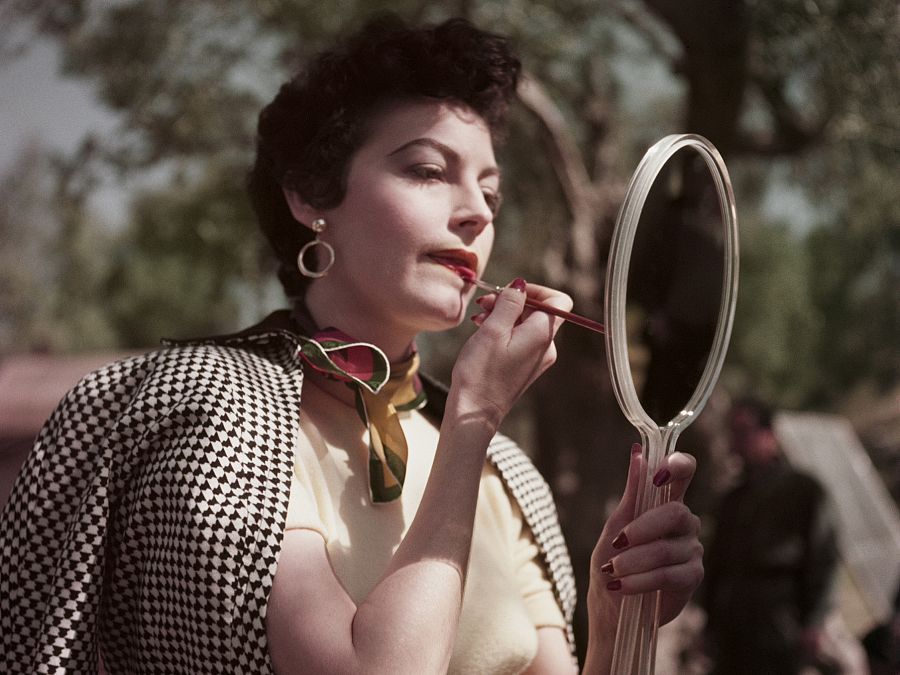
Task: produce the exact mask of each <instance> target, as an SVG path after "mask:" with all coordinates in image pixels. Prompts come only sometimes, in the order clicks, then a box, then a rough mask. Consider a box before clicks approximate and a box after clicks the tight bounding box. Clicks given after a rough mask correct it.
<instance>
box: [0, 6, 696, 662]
mask: <svg viewBox="0 0 900 675" xmlns="http://www.w3.org/2000/svg"><path fill="white" fill-rule="evenodd" d="M518 72H519V64H518V61H517V60H516V59H515V57H514V56H513V55H512V54H511V53H510V51H509V48H508V46H507V44H506V41H505V40H503V39H502V38H499V37H497V36H493V35H490V34H487V33H483V32H481V31H478V30H476V29H475V28H473V27H471V26H470V25H469V24H468V23H466V22H463V21H458V20H457V21H450V22H447V23H445V24H442V25H440V26H437V27H434V28H426V29H411V28H408V27H406V26H404V25H403V24H401V23H400V22H399V21H398V20H395V19H391V20H381V21H376V22H373V23H371V24H369V25H368V26H366V27H365V28H364V29H363V30H362V31H361V32H360V33H358V34H357V35H356V36H354V37H353V38H351V39H350V40H349V41H348V42H347V43H346V44H344V45H341V46H339V47H338V48H336V49H334V50H332V51H330V52H327V53H325V54H323V55H321V56H320V57H319V58H318V59H317V60H316V61H314V62H313V63H312V64H311V65H310V66H309V68H307V70H306V71H305V72H304V73H301V74H300V75H299V76H298V77H296V78H295V79H294V80H292V81H291V82H289V83H288V84H286V85H285V86H284V87H282V89H281V91H280V92H279V94H278V96H277V97H276V98H275V100H274V101H273V102H272V103H271V104H270V105H269V106H267V108H266V109H265V110H264V111H263V113H262V115H261V117H260V125H259V140H258V156H257V162H256V164H255V166H254V169H253V172H252V174H251V181H250V192H251V197H252V199H253V203H254V206H255V208H256V210H257V213H258V215H259V218H260V223H261V226H262V228H263V230H264V232H265V233H266V235H267V237H268V238H269V240H270V242H271V243H272V245H273V248H274V250H275V252H276V254H277V255H278V257H279V260H280V261H281V263H282V265H281V271H280V277H281V279H282V282H283V283H284V285H285V288H286V290H287V292H288V294H289V295H290V296H292V297H293V299H294V308H293V311H292V312H291V313H290V315H288V314H287V313H279V314H276V315H274V316H273V317H270V318H269V319H268V320H267V321H266V322H264V323H263V324H262V325H261V326H258V327H255V328H253V329H250V330H248V331H245V332H243V333H240V334H237V335H234V336H225V337H223V338H213V339H209V340H203V341H196V342H192V343H186V344H181V345H173V346H171V347H170V348H169V349H163V350H161V351H159V352H155V353H153V354H151V355H148V356H146V357H141V358H137V359H131V360H128V361H125V362H122V363H120V364H114V365H113V366H111V367H109V368H107V369H105V370H103V371H100V372H98V373H95V374H94V375H92V376H89V377H88V378H87V379H86V380H85V381H84V382H82V383H81V384H80V385H79V386H78V387H76V389H75V390H73V392H71V393H70V394H69V395H68V396H67V398H66V399H65V400H64V401H63V403H62V404H61V406H60V408H59V409H58V410H57V411H56V412H55V413H54V415H53V416H52V417H51V419H50V420H49V421H48V423H47V426H46V427H45V429H44V430H43V431H42V433H41V436H40V437H39V439H38V442H37V444H36V447H35V450H34V452H33V453H32V455H31V456H30V458H29V460H28V463H27V464H26V466H25V467H24V468H23V472H22V476H21V478H20V479H19V481H18V482H17V485H16V487H15V488H14V493H13V496H12V497H11V499H10V506H9V507H8V508H7V511H6V512H5V513H4V519H3V525H2V528H0V544H2V551H3V553H2V554H0V555H2V558H0V591H2V593H3V597H4V598H5V599H4V600H3V602H4V603H6V604H7V605H8V606H6V607H4V608H3V609H4V611H3V617H2V618H0V628H2V629H3V634H4V637H3V640H4V647H5V652H6V654H7V665H8V667H9V668H10V669H15V668H17V667H20V666H21V664H23V663H35V662H39V663H42V664H45V665H52V666H55V667H63V668H65V667H71V668H73V669H76V670H89V669H90V668H91V659H92V658H93V654H94V650H95V639H96V640H98V641H99V645H100V650H101V652H102V654H103V657H104V660H105V662H106V665H107V668H108V670H110V671H111V672H117V671H123V672H125V671H127V672H131V671H141V672H219V671H222V672H271V671H274V672H277V673H292V672H316V673H318V672H323V673H324V672H366V673H378V672H389V673H402V672H409V673H426V672H446V671H448V669H449V671H450V672H457V673H464V672H472V673H488V672H492V673H515V672H529V673H544V672H546V673H556V672H571V671H572V670H574V669H575V665H574V662H573V660H572V656H571V644H570V640H569V639H568V638H569V637H570V635H571V630H570V626H569V623H570V621H571V610H572V597H573V589H572V583H571V573H570V569H569V564H568V557H567V555H566V553H565V548H564V545H563V544H562V543H561V537H560V535H559V528H558V525H557V522H556V517H555V513H554V511H553V507H552V501H551V500H550V497H549V493H548V492H547V489H546V485H545V484H544V483H543V482H542V481H541V480H540V478H539V477H538V476H537V475H536V473H535V472H534V469H533V468H532V467H531V466H530V464H529V463H528V462H527V460H526V459H525V458H524V456H523V455H522V453H521V451H519V450H518V449H517V448H516V447H515V446H514V444H512V443H511V442H510V441H508V440H507V439H504V438H502V437H500V436H498V435H497V433H496V432H497V428H498V426H499V424H500V422H501V421H502V420H503V419H504V417H505V416H506V414H507V412H508V411H509V409H510V408H511V407H512V405H513V404H514V403H515V401H516V400H517V399H518V398H519V397H520V396H521V394H522V393H523V392H524V391H525V389H527V387H528V386H529V385H530V384H531V383H532V382H533V381H534V380H535V379H536V378H537V377H538V376H540V374H541V373H543V372H544V371H545V370H546V368H548V367H549V366H550V365H551V364H552V362H553V361H554V359H555V349H554V346H553V337H554V335H555V333H556V330H557V329H558V328H559V325H560V321H559V320H558V319H556V318H554V317H551V316H548V315H546V314H543V313H540V312H531V311H529V310H528V309H526V308H525V305H524V300H525V297H526V295H527V296H530V297H534V298H537V299H540V300H542V301H544V302H547V303H549V304H552V305H554V306H557V307H560V308H563V309H568V308H569V307H571V300H570V299H569V298H568V297H566V296H565V295H563V294H561V293H558V292H555V291H552V290H550V289H547V288H543V287H540V286H537V285H533V284H526V283H525V282H524V281H523V280H521V279H517V280H515V281H513V282H512V283H511V284H510V286H509V287H508V288H506V289H504V290H503V291H502V292H501V293H500V294H498V295H496V296H485V297H483V298H481V299H480V300H479V301H478V302H479V304H480V305H481V307H482V309H483V311H482V312H481V313H480V314H479V315H477V316H476V317H475V323H476V324H477V325H478V328H477V330H476V331H475V332H474V334H473V335H472V337H471V338H470V339H469V340H468V341H467V342H466V344H465V345H464V347H463V349H462V350H461V352H460V354H459V358H458V359H457V361H456V364H455V366H454V368H453V372H452V381H451V385H450V387H449V389H447V390H443V391H442V390H441V389H440V388H438V387H435V386H434V385H430V384H429V383H428V382H427V381H423V378H421V377H420V376H419V374H418V372H417V366H418V356H417V355H416V352H415V338H416V336H417V335H418V334H419V333H420V332H422V331H437V330H445V329H448V328H452V327H454V326H456V325H458V324H459V323H460V321H461V320H462V318H463V316H464V312H465V307H466V305H467V304H468V302H469V300H470V299H471V297H472V294H473V286H472V284H471V283H469V280H470V279H471V277H472V276H473V275H474V276H480V275H481V274H482V272H483V271H484V268H485V265H486V264H487V260H488V257H489V255H490V252H491V246H492V243H493V236H494V231H493V219H494V215H495V212H496V208H497V206H498V205H499V202H500V172H499V170H498V168H497V165H496V161H495V158H494V152H493V141H494V140H495V138H496V137H497V134H498V133H499V132H500V130H501V129H502V122H503V116H504V113H505V110H506V106H507V102H508V101H509V99H510V98H511V96H512V95H513V93H514V90H515V85H516V79H517V76H518ZM351 336H352V337H351ZM387 363H390V372H391V376H390V377H389V378H388V377H387V371H388V368H387V365H386V364H387ZM301 392H302V396H301ZM426 397H427V400H428V402H427V403H426V402H425V399H426ZM637 450H638V451H635V452H633V453H632V459H631V467H630V472H629V481H628V485H627V487H626V490H625V494H624V496H623V499H622V502H621V504H620V505H619V508H618V509H617V511H616V512H615V513H614V515H613V516H612V517H611V519H610V520H609V522H607V523H606V526H605V527H604V529H603V532H602V533H601V535H600V538H599V541H598V544H597V548H596V550H595V553H594V559H593V562H592V570H591V587H590V589H589V592H588V605H589V615H590V631H589V633H590V637H589V644H588V647H587V662H586V663H585V671H586V672H605V671H606V670H608V668H609V662H610V657H611V649H612V642H613V639H614V634H615V622H616V617H617V615H618V607H619V604H620V602H621V599H622V596H623V595H624V594H628V593H636V592H644V591H649V590H655V589H660V590H662V591H663V605H662V613H663V619H664V620H669V619H671V618H672V617H673V616H675V615H676V614H677V613H678V611H680V609H681V607H682V606H683V605H684V603H685V602H686V601H687V599H688V597H689V596H690V594H691V593H692V591H693V590H694V588H695V587H696V586H697V584H698V583H699V581H700V578H701V576H702V566H701V562H700V550H701V549H700V546H699V543H698V542H697V532H698V523H697V519H696V518H695V517H694V516H693V515H692V514H691V513H690V512H689V511H688V510H687V509H686V508H685V507H684V505H683V504H682V503H681V502H680V497H681V495H682V494H683V492H684V490H685V488H686V487H687V484H688V483H689V481H690V479H691V476H692V475H693V460H692V459H690V458H689V457H687V456H685V455H675V456H674V457H673V458H670V460H669V461H668V462H667V463H666V465H665V466H664V467H662V468H661V469H660V471H659V473H658V474H657V476H656V478H655V483H656V484H658V485H665V484H668V485H671V486H672V494H673V497H674V499H673V501H672V502H671V503H669V504H666V505H664V506H662V507H659V508H658V509H655V510H654V511H651V512H649V513H648V514H645V515H644V516H641V517H640V518H638V519H635V520H631V518H630V514H631V513H633V507H634V500H635V492H636V483H637V480H636V477H637V474H638V472H639V469H640V463H641V461H642V460H641V456H640V452H639V448H638V449H637ZM6 598H8V599H6Z"/></svg>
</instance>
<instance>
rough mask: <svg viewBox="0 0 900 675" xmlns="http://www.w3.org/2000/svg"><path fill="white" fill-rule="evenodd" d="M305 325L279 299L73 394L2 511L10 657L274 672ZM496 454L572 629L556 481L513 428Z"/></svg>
mask: <svg viewBox="0 0 900 675" xmlns="http://www.w3.org/2000/svg"><path fill="white" fill-rule="evenodd" d="M289 322H290V319H289V317H288V315H287V313H286V312H277V313H276V314H274V315H272V316H271V317H269V318H268V319H267V320H266V321H264V322H263V323H262V324H260V325H259V326H257V327H254V328H252V329H249V330H247V331H244V332H242V333H237V334H234V335H231V336H224V337H220V338H210V339H206V340H202V341H196V342H187V343H178V344H170V345H169V346H168V348H164V349H161V350H159V351H155V352H152V353H150V354H147V355H144V356H139V357H133V358H129V359H126V360H123V361H120V362H117V363H113V364H111V365H109V366H107V367H105V368H103V369H101V370H99V371H96V372H94V373H92V374H90V375H88V376H87V377H86V378H85V379H83V380H82V381H81V382H80V383H79V384H78V385H77V386H76V387H75V388H74V389H72V391H70V392H69V393H68V395H66V397H65V398H64V399H63V400H62V402H61V403H60V404H59V407H58V408H57V409H56V411H55V412H54V413H53V414H52V415H51V417H50V418H49V420H48V421H47V422H46V424H45V425H44V428H43V429H42V430H41V432H40V434H39V436H38V438H37V440H36V442H35V445H34V448H33V450H32V451H31V453H30V455H29V456H28V458H27V460H26V462H25V464H24V466H23V468H22V470H21V472H20V474H19V477H18V478H17V480H16V483H15V486H14V488H13V491H12V494H11V496H10V499H9V502H8V503H7V506H6V508H5V510H4V511H3V513H2V517H0V672H3V673H31V672H39V673H92V674H93V673H96V672H97V653H98V646H99V649H100V650H101V651H102V653H103V660H104V663H105V665H106V668H107V670H108V671H109V672H111V673H117V672H128V673H270V672H272V667H271V663H270V660H269V656H268V648H267V643H266V630H265V614H266V602H267V598H268V595H269V591H270V590H271V588H272V579H273V576H274V574H275V568H276V566H277V564H278V556H279V552H280V548H281V541H282V536H283V528H284V521H285V516H286V513H287V507H288V497H289V492H290V476H291V471H292V465H293V448H294V443H295V436H296V433H297V430H298V428H299V421H298V412H299V406H300V393H301V389H302V384H303V370H302V367H301V364H300V361H299V360H298V359H297V358H296V352H297V348H298V342H297V338H296V337H295V335H294V333H293V332H292V331H291V325H290V323H289ZM429 386H433V383H430V385H429ZM431 393H432V395H433V398H434V400H435V401H438V402H439V400H440V398H441V396H440V392H434V391H432V392H431ZM488 457H489V460H490V461H491V462H492V463H493V464H494V465H495V466H496V467H497V469H498V470H499V473H500V475H501V476H502V477H503V479H504V481H505V483H506V485H507V486H508V489H509V491H510V493H511V494H512V495H513V496H514V498H515V499H516V500H517V501H518V503H519V504H520V506H521V508H522V511H523V513H524V514H525V518H526V521H527V522H528V524H529V525H530V527H531V529H532V531H533V532H534V536H535V538H536V540H537V542H538V546H539V548H540V550H541V553H542V556H543V559H544V561H545V563H546V566H547V569H548V572H549V577H550V579H551V582H552V584H553V588H554V592H555V594H556V597H557V599H558V601H559V603H560V606H561V608H562V610H563V613H564V616H565V618H566V621H567V623H568V625H569V630H568V633H569V640H570V644H572V629H571V619H572V612H573V609H574V603H575V587H574V581H573V577H572V570H571V566H570V562H569V556H568V553H567V551H566V547H565V542H564V541H563V538H562V534H561V532H560V528H559V525H558V522H557V517H556V510H555V507H554V504H553V500H552V497H551V495H550V491H549V489H548V487H547V485H546V483H545V482H544V480H543V479H542V478H541V476H540V475H539V474H538V473H537V471H536V470H535V469H534V467H533V466H532V464H531V463H530V461H529V460H528V459H527V458H526V457H525V455H524V454H523V453H522V451H521V450H520V449H519V448H518V447H517V446H516V445H515V444H514V443H513V442H512V441H510V440H509V439H507V438H505V437H503V436H500V435H498V436H497V437H496V438H495V440H494V441H493V442H492V443H491V445H490V447H489V449H488Z"/></svg>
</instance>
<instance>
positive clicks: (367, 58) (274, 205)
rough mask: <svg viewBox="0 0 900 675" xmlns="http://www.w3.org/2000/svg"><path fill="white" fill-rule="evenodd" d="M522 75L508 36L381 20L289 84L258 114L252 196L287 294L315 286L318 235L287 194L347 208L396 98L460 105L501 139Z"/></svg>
mask: <svg viewBox="0 0 900 675" xmlns="http://www.w3.org/2000/svg"><path fill="white" fill-rule="evenodd" d="M520 68H521V66H520V63H519V60H518V58H516V56H515V54H514V53H513V52H512V49H511V47H510V45H509V41H508V40H507V39H506V38H504V37H501V36H499V35H495V34H492V33H488V32H485V31H482V30H479V29H478V28H475V27H474V26H473V25H472V24H471V23H469V22H468V21H466V20H464V19H450V20H448V21H446V22H444V23H441V24H439V25H435V26H426V27H422V28H416V27H411V26H409V25H407V24H406V23H405V22H404V21H403V20H401V19H400V18H398V17H396V16H393V15H382V16H379V17H377V18H374V19H371V20H370V21H369V22H367V23H366V25H365V26H364V27H363V28H362V29H361V30H360V31H358V32H357V33H355V34H354V35H352V36H350V37H349V38H348V39H346V40H345V41H344V42H343V43H341V44H339V45H338V46H336V47H335V48H334V49H330V50H328V51H325V52H322V53H320V54H319V55H318V56H317V57H315V58H314V59H313V60H312V61H311V62H310V63H309V64H308V65H307V67H306V68H304V69H303V70H301V72H299V73H298V74H297V75H296V76H295V77H293V78H292V79H291V80H290V81H288V82H287V83H285V84H284V85H282V87H281V89H280V90H279V92H278V94H277V96H276V97H275V99H274V100H273V101H272V102H271V103H269V105H267V106H266V107H265V108H264V109H263V110H262V112H261V113H260V115H259V125H258V130H257V150H256V161H255V163H254V165H253V168H252V169H251V171H250V175H249V179H248V190H249V194H250V200H251V203H252V205H253V208H254V210H255V212H256V215H257V218H258V220H259V224H260V227H261V228H262V231H263V233H264V234H265V235H266V238H267V239H268V241H269V243H270V244H271V246H272V248H273V249H274V252H275V255H276V257H277V258H278V261H279V271H278V277H279V279H280V280H281V283H282V285H283V286H284V289H285V292H286V293H287V295H288V296H289V297H300V296H302V295H303V294H304V291H305V287H306V283H307V282H308V281H309V280H308V279H306V278H304V277H303V276H301V275H300V273H299V272H298V271H297V268H296V260H297V254H298V252H299V251H300V248H301V247H302V246H303V245H304V244H305V243H306V242H308V241H310V240H311V239H312V236H313V235H312V233H311V232H310V230H309V229H308V228H306V227H301V226H299V225H298V224H297V222H296V220H294V218H293V216H292V215H291V212H290V210H289V208H288V206H287V203H286V201H285V198H284V195H283V192H282V187H285V188H288V189H291V190H294V191H296V192H297V193H298V194H299V195H300V196H301V197H302V198H303V199H304V200H305V201H306V202H308V203H309V204H311V205H313V206H314V207H316V208H323V209H324V208H332V207H334V206H337V205H338V204H340V202H341V201H342V200H343V198H344V193H345V191H346V177H347V171H348V167H349V164H350V158H351V157H352V156H353V153H354V152H355V151H356V150H357V149H358V148H359V147H360V145H361V144H362V143H363V141H364V140H365V134H366V126H367V123H368V122H369V121H370V119H371V118H372V116H373V115H374V114H375V113H376V112H377V110H378V109H379V107H380V106H381V105H383V104H384V103H387V102H390V101H396V100H404V99H414V98H421V97H426V98H433V99H437V100H445V101H454V102H458V103H462V104H464V105H466V106H468V107H469V108H471V109H472V110H474V111H475V112H476V113H478V115H479V116H480V117H481V118H482V119H484V120H485V122H486V123H487V124H488V127H489V128H490V130H491V135H492V137H493V138H494V139H495V140H496V139H498V138H500V137H501V136H502V134H503V131H504V128H505V118H506V112H507V109H508V107H509V103H510V100H511V99H512V97H513V96H514V94H515V89H516V83H517V82H518V78H519V72H520Z"/></svg>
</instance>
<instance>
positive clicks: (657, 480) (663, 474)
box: [653, 469, 672, 487]
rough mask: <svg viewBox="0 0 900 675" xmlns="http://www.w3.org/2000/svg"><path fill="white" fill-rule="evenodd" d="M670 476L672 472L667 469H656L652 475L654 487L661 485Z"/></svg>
mask: <svg viewBox="0 0 900 675" xmlns="http://www.w3.org/2000/svg"><path fill="white" fill-rule="evenodd" d="M671 477H672V474H671V473H670V472H669V470H668V469H663V470H662V471H658V472H657V473H656V475H655V476H654V477H653V484H654V485H655V486H656V487H662V486H663V485H665V484H666V483H668V482H669V479H670V478H671Z"/></svg>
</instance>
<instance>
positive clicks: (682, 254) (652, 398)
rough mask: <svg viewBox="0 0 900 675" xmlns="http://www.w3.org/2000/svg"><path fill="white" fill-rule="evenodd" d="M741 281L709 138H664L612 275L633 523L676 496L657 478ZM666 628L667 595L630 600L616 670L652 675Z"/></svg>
mask: <svg viewBox="0 0 900 675" xmlns="http://www.w3.org/2000/svg"><path fill="white" fill-rule="evenodd" d="M737 282H738V234H737V215H736V209H735V204H734V194H733V192H732V188H731V182H730V180H729V177H728V172H727V170H726V168H725V164H724V162H723V161H722V158H721V156H720V155H719V153H718V151H717V150H716V149H715V147H714V146H713V145H712V144H711V143H710V142H709V141H707V140H706V139H705V138H703V137H701V136H697V135H692V134H683V135H672V136H666V137H665V138H663V139H662V140H660V141H659V142H657V143H656V144H655V145H653V146H652V147H651V148H650V149H649V150H648V151H647V153H646V154H645V155H644V158H643V159H642V160H641V162H640V164H639V165H638V168H637V170H636V171H635V173H634V175H633V176H632V178H631V182H630V183H629V185H628V190H627V192H626V194H625V200H624V202H623V204H622V207H621V209H620V211H619V216H618V220H617V222H616V227H615V230H614V232H613V239H612V246H611V249H610V258H609V264H608V267H607V276H606V290H605V302H604V305H605V310H604V311H605V317H604V318H605V325H606V355H607V361H608V363H609V370H610V373H611V375H612V381H613V389H614V391H615V394H616V399H617V400H618V402H619V406H620V407H621V408H622V411H623V412H624V413H625V416H626V417H627V418H628V421H629V422H631V424H632V425H633V426H634V427H635V428H636V429H637V430H638V432H639V433H640V435H641V441H642V445H643V447H644V458H645V460H646V461H645V465H646V471H645V472H644V476H643V480H642V485H641V489H640V491H639V494H638V503H637V507H636V511H635V516H638V515H640V514H641V513H643V512H644V511H646V510H648V509H650V508H652V507H653V506H656V505H657V504H660V503H663V502H664V501H666V500H667V499H668V490H666V489H665V488H663V489H659V488H653V487H652V483H651V481H652V477H653V475H654V473H655V472H656V467H657V466H658V464H659V463H660V461H661V460H662V458H663V457H665V456H666V455H668V454H670V453H671V452H673V451H674V449H675V442H676V440H677V439H678V436H679V434H680V433H681V432H682V431H684V429H685V428H687V426H688V425H690V424H691V422H693V421H694V419H696V417H697V415H698V414H699V413H700V411H701V410H702V408H703V406H704V405H705V403H706V401H707V399H708V398H709V395H710V393H711V392H712V389H713V386H714V385H715V383H716V380H717V379H718V377H719V372H720V371H721V368H722V362H723V361H724V359H725V352H726V350H727V347H728V342H729V339H730V337H731V326H732V321H733V318H734V308H735V302H736V299H737ZM658 620H659V593H648V594H645V595H643V596H628V597H626V598H625V599H624V601H623V603H622V609H621V612H620V615H619V626H618V630H617V632H616V644H615V649H614V654H613V668H612V672H613V673H618V674H625V673H628V674H629V675H631V674H633V673H641V674H646V673H652V672H653V669H654V658H655V652H656V632H657V626H658V622H659V621H658Z"/></svg>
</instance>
